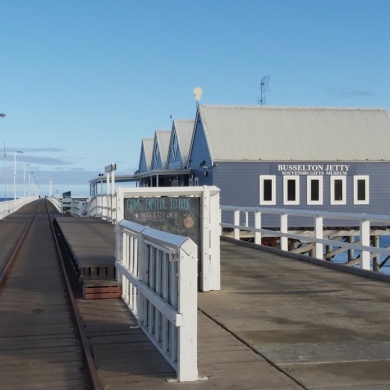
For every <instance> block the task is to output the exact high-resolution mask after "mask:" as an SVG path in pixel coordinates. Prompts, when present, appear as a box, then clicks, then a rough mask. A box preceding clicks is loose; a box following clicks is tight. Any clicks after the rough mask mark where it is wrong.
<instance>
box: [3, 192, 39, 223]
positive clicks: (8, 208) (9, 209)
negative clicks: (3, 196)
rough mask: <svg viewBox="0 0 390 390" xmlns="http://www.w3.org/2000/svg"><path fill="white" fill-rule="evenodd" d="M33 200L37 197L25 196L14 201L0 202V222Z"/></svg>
mask: <svg viewBox="0 0 390 390" xmlns="http://www.w3.org/2000/svg"><path fill="white" fill-rule="evenodd" d="M35 199H37V197H34V196H26V197H23V198H19V199H16V200H7V201H5V202H0V220H2V219H3V218H5V217H6V216H8V215H10V214H12V213H14V212H15V211H17V210H19V209H20V208H21V207H22V206H24V205H26V204H28V203H31V202H32V201H33V200H35Z"/></svg>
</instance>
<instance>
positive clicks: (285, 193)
mask: <svg viewBox="0 0 390 390" xmlns="http://www.w3.org/2000/svg"><path fill="white" fill-rule="evenodd" d="M289 181H295V200H288V182H289ZM299 195H300V191H299V176H290V175H285V176H283V204H285V205H297V204H299V199H300V198H299Z"/></svg>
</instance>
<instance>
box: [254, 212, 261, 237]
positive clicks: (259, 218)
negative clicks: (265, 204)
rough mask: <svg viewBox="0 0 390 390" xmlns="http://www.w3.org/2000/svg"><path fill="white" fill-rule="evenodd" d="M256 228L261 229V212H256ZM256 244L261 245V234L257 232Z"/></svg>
mask: <svg viewBox="0 0 390 390" xmlns="http://www.w3.org/2000/svg"><path fill="white" fill-rule="evenodd" d="M255 228H256V229H261V212H260V211H255ZM255 244H258V245H261V232H257V231H256V232H255Z"/></svg>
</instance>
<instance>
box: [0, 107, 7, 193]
mask: <svg viewBox="0 0 390 390" xmlns="http://www.w3.org/2000/svg"><path fill="white" fill-rule="evenodd" d="M4 117H5V114H4V112H0V118H4ZM6 161H7V160H6V156H5V141H4V200H7V173H6V171H7V162H6Z"/></svg>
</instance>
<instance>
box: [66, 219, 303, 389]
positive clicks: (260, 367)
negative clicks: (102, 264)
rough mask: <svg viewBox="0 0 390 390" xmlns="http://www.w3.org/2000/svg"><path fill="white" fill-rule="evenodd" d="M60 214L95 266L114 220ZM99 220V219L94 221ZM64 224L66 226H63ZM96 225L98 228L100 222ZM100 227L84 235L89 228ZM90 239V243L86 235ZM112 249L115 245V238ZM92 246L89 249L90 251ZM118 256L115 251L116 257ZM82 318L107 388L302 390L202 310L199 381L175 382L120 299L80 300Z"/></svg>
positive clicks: (69, 233) (69, 236) (71, 237)
mask: <svg viewBox="0 0 390 390" xmlns="http://www.w3.org/2000/svg"><path fill="white" fill-rule="evenodd" d="M83 220H85V219H76V220H75V222H74V224H73V223H72V219H69V218H59V219H58V221H59V224H60V226H61V229H62V230H63V231H64V232H65V234H66V240H67V242H68V243H69V245H70V246H71V247H72V251H73V252H74V254H75V256H76V257H77V249H76V248H79V249H81V250H80V253H81V256H82V257H84V256H86V258H88V262H89V264H90V265H93V261H92V259H93V256H94V254H98V253H99V250H100V249H99V248H100V245H96V248H98V249H97V250H96V249H94V248H95V246H94V245H93V242H94V240H95V239H96V240H101V238H99V237H101V235H104V234H105V232H107V237H112V240H114V236H113V229H114V226H113V225H112V224H110V223H107V222H104V221H100V220H95V219H90V220H88V222H87V224H86V225H85V226H83V224H82V221H83ZM93 221H96V222H93ZM63 223H64V224H65V225H66V227H65V228H63ZM94 223H96V227H95V226H94ZM86 230H88V231H91V232H93V231H96V232H98V233H99V234H97V236H96V238H93V234H91V235H90V234H82V233H81V232H84V231H86ZM83 236H84V237H85V239H86V238H88V240H90V243H89V244H86V243H84V242H83V241H82V240H81V237H83ZM109 247H110V248H112V247H114V243H112V242H110V245H109ZM86 248H89V252H88V251H87V250H86ZM113 259H114V257H113V254H112V261H113ZM77 304H78V306H79V309H80V312H81V315H82V319H83V322H84V325H85V329H86V331H87V336H88V339H89V342H90V343H91V350H92V354H93V356H94V360H95V363H96V366H97V368H98V376H99V379H100V381H101V383H102V385H103V387H104V388H105V389H118V390H120V389H128V388H132V389H137V388H139V389H145V390H148V389H151V390H152V389H153V390H156V389H160V388H161V389H163V388H170V389H189V390H192V389H205V390H209V389H210V390H211V389H215V390H226V389H239V390H250V389H277V390H288V389H301V388H302V387H301V386H299V385H297V384H296V383H295V382H294V381H293V380H292V379H291V378H289V377H288V376H287V375H285V374H283V373H281V372H280V371H279V370H278V369H276V368H274V367H272V365H270V364H269V363H268V362H267V361H266V360H265V359H264V358H263V357H261V356H260V355H258V354H257V353H255V352H254V351H253V350H252V349H251V348H249V347H248V346H246V345H245V344H244V343H242V342H241V341H239V340H238V339H237V338H236V337H234V336H233V335H232V334H231V333H230V332H229V331H227V330H225V329H223V328H222V327H220V326H219V325H218V324H217V323H216V322H215V321H213V320H212V319H210V318H209V317H208V316H207V315H205V314H204V313H202V312H201V311H199V312H198V346H199V349H198V370H199V376H200V378H201V379H202V380H199V381H197V382H185V383H178V382H174V383H172V382H171V381H170V379H174V378H175V376H176V374H175V372H174V371H173V369H172V368H171V366H170V365H169V364H168V363H167V362H166V360H165V359H164V358H163V357H162V356H161V355H160V353H159V352H158V351H157V350H156V348H155V347H154V345H153V344H152V343H151V342H150V341H149V339H148V338H147V337H146V336H145V334H144V333H143V332H142V331H141V330H140V329H138V328H137V327H136V321H135V319H134V317H133V316H132V315H131V313H130V312H129V310H128V309H127V307H126V306H125V304H124V303H123V302H122V300H120V299H98V300H85V299H78V301H77Z"/></svg>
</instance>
